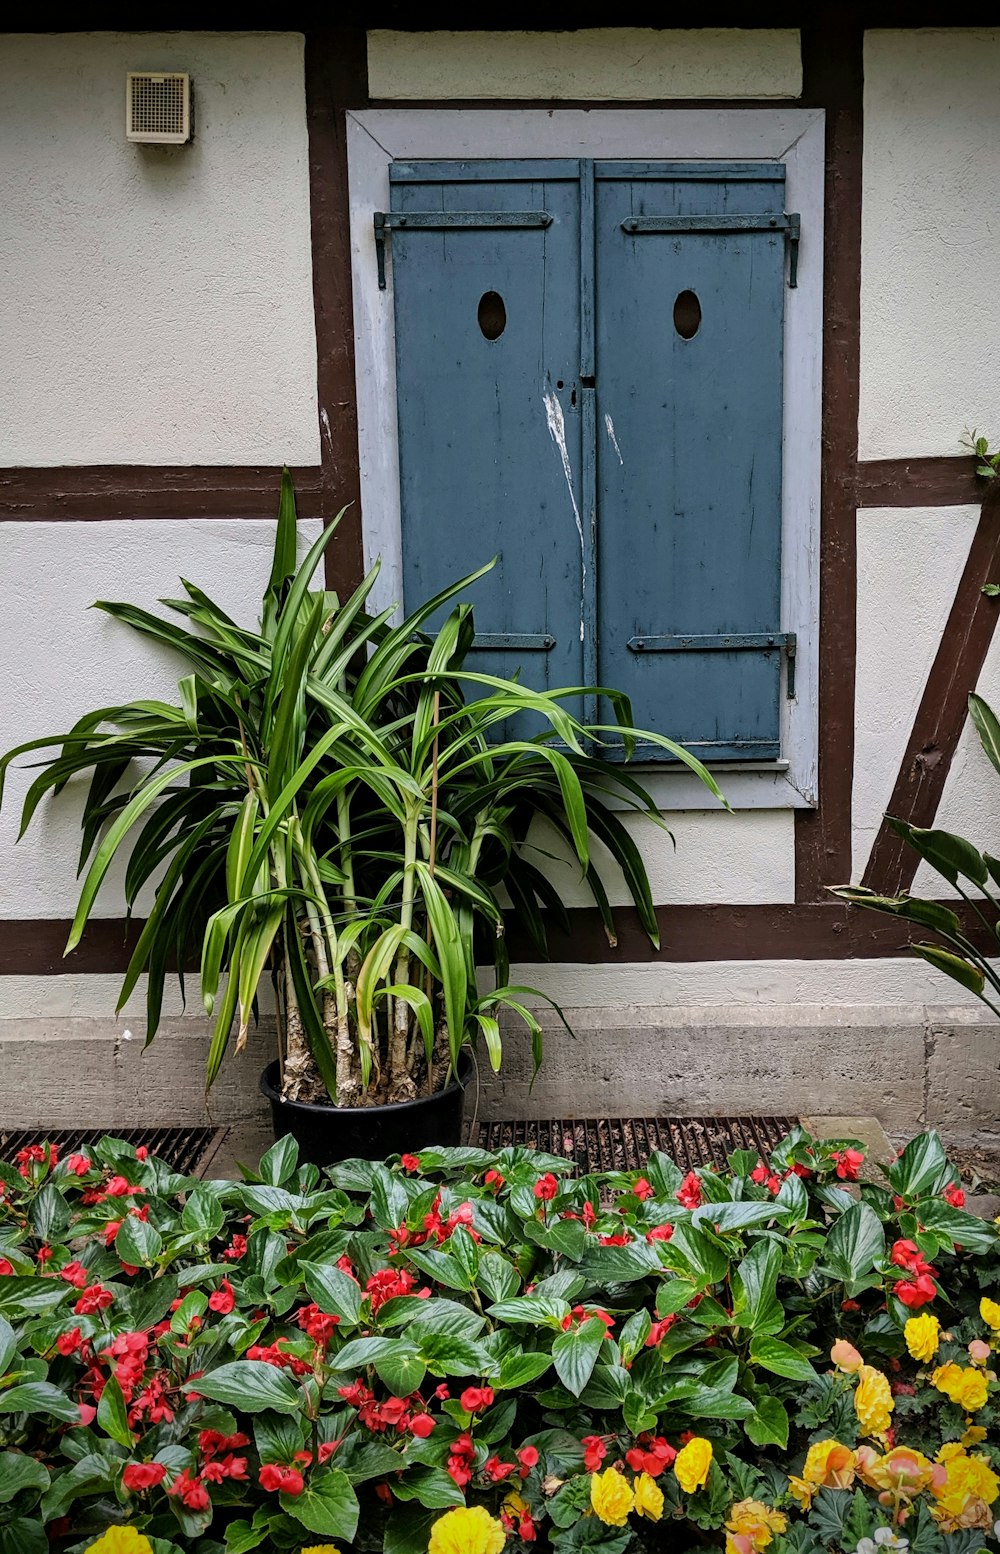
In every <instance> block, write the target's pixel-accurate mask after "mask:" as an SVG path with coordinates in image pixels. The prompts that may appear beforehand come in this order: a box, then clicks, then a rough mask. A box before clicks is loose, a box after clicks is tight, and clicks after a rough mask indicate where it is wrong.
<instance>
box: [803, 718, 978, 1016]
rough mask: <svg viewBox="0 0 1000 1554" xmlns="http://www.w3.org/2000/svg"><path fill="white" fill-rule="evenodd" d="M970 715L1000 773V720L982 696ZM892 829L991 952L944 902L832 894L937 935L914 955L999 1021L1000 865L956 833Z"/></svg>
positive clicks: (899, 825) (847, 888)
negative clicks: (958, 903) (967, 915)
mask: <svg viewBox="0 0 1000 1554" xmlns="http://www.w3.org/2000/svg"><path fill="white" fill-rule="evenodd" d="M969 715H970V717H971V718H972V721H973V723H974V725H975V727H976V730H977V732H978V734H979V738H980V741H981V743H982V746H983V749H984V750H985V751H986V754H987V756H988V757H989V759H990V761H991V762H992V764H993V766H994V768H995V769H996V770H997V771H998V772H1000V720H998V719H997V717H996V715H995V714H994V712H993V711H992V709H991V708H990V707H989V706H988V704H987V703H986V702H985V701H983V699H982V697H981V696H975V695H973V696H970V697H969ZM886 821H887V823H888V824H889V825H890V826H891V827H892V829H893V831H895V832H896V835H897V836H901V837H902V838H903V840H904V841H905V842H906V843H907V845H908V846H910V847H912V848H913V850H914V852H916V853H917V854H918V855H919V856H920V857H921V858H923V859H924V861H925V862H926V863H929V864H930V866H931V868H933V869H935V870H936V871H937V873H938V874H940V876H941V878H942V879H944V880H947V882H948V884H949V885H951V886H952V887H953V888H954V889H955V890H957V891H958V894H959V895H960V896H961V897H962V899H963V901H966V902H968V904H969V905H970V907H971V908H972V910H973V912H974V913H975V916H976V917H977V919H978V920H979V922H980V924H981V926H982V928H983V932H984V935H985V936H986V938H987V943H988V945H989V946H991V947H990V948H987V949H980V948H979V946H978V945H976V944H974V943H973V942H972V940H971V939H970V938H969V937H968V935H967V934H966V933H965V931H964V929H963V926H962V922H961V919H960V918H959V917H958V914H957V913H956V912H954V911H952V909H951V907H949V906H946V905H945V904H944V903H943V902H941V901H927V900H924V899H923V898H922V897H920V896H911V895H909V894H908V893H907V892H905V891H904V892H903V893H902V894H900V895H898V896H881V895H879V894H878V892H877V891H874V890H869V889H867V887H866V886H864V885H840V886H837V887H836V889H835V890H834V891H833V894H834V895H835V896H840V897H841V899H842V900H844V901H850V902H852V903H853V904H854V905H856V906H864V907H870V908H871V909H872V910H873V911H875V912H886V913H889V914H890V916H892V917H899V918H901V919H902V920H903V921H904V922H907V923H914V924H916V925H917V927H919V928H923V929H927V930H929V931H930V932H931V933H934V934H937V936H938V938H939V939H940V940H941V941H943V942H942V943H932V942H929V941H927V942H922V943H919V944H911V945H910V949H911V950H912V951H913V953H914V955H919V956H920V957H921V959H922V960H926V961H929V962H930V964H931V965H932V966H936V967H937V969H938V970H939V971H943V972H945V973H946V975H948V976H949V977H952V978H953V979H954V980H955V981H956V982H959V983H961V985H962V987H964V988H967V989H969V991H970V992H973V993H975V994H976V995H977V996H978V997H979V998H981V999H982V1001H983V1003H984V1004H986V1005H987V1007H988V1008H990V1009H992V1011H993V1013H994V1014H996V1015H1000V974H998V973H997V970H996V965H995V961H996V958H997V956H998V955H1000V859H997V858H993V857H991V855H990V854H989V853H987V852H980V851H979V849H978V848H977V847H974V846H973V844H972V843H971V842H967V841H966V840H965V838H964V837H961V836H956V835H955V834H954V833H953V832H951V831H941V830H938V829H927V828H924V827H922V826H912V825H910V824H909V823H908V822H907V821H905V820H897V819H894V818H893V816H891V815H887V816H886Z"/></svg>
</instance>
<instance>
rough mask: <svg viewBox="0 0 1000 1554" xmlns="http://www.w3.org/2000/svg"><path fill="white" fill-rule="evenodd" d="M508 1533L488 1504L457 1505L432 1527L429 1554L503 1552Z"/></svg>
mask: <svg viewBox="0 0 1000 1554" xmlns="http://www.w3.org/2000/svg"><path fill="white" fill-rule="evenodd" d="M506 1541H507V1535H506V1533H505V1532H504V1530H503V1523H502V1522H499V1521H497V1519H496V1517H494V1516H491V1515H490V1513H489V1511H487V1509H486V1507H485V1506H482V1505H470V1506H464V1505H459V1506H456V1507H455V1509H454V1510H453V1511H446V1512H445V1513H444V1515H443V1516H439V1517H438V1519H437V1521H436V1522H435V1523H434V1525H433V1527H432V1528H431V1539H430V1543H429V1544H428V1549H427V1554H501V1550H502V1549H503V1546H504V1544H505V1543H506Z"/></svg>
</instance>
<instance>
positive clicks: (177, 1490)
mask: <svg viewBox="0 0 1000 1554" xmlns="http://www.w3.org/2000/svg"><path fill="white" fill-rule="evenodd" d="M167 1494H168V1495H176V1496H177V1498H178V1499H179V1500H180V1501H181V1502H182V1504H184V1505H186V1506H187V1508H188V1510H189V1511H206V1510H207V1509H208V1507H209V1506H210V1505H211V1503H212V1497H211V1495H210V1494H209V1492H208V1490H207V1489H206V1488H205V1486H204V1484H202V1483H200V1482H199V1480H198V1479H197V1478H196V1477H195V1476H194V1475H193V1474H192V1472H191V1469H190V1468H184V1470H183V1471H182V1472H181V1473H178V1475H177V1477H176V1478H175V1479H174V1481H173V1483H172V1484H171V1486H170V1488H169V1489H168V1490H167Z"/></svg>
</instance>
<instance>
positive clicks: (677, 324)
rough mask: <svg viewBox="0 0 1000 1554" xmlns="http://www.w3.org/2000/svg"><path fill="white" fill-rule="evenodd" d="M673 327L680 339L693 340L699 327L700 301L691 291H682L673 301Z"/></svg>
mask: <svg viewBox="0 0 1000 1554" xmlns="http://www.w3.org/2000/svg"><path fill="white" fill-rule="evenodd" d="M674 328H675V329H676V330H677V333H678V334H679V335H680V337H681V339H682V340H693V339H694V337H695V335H696V334H697V333H698V330H699V329H700V328H701V303H700V302H699V301H698V298H697V297H696V296H695V294H694V292H693V291H682V292H681V293H680V295H679V296H678V298H677V301H676V302H675V303H674Z"/></svg>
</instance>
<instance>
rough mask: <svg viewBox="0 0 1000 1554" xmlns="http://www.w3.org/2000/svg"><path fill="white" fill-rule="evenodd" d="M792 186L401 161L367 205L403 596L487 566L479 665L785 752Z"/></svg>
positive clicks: (751, 178)
mask: <svg viewBox="0 0 1000 1554" xmlns="http://www.w3.org/2000/svg"><path fill="white" fill-rule="evenodd" d="M784 176H785V175H784V168H783V167H782V166H781V165H780V164H776V163H749V162H737V163H708V162H702V163H694V162H688V163H666V162H648V163H625V162H606V163H596V164H595V163H593V162H589V161H581V162H577V161H555V162H551V161H524V162H468V163H462V162H423V163H410V164H400V163H396V164H393V166H392V168H391V170H390V180H391V203H390V211H389V212H388V213H387V215H385V216H380V217H377V218H376V229H377V231H378V232H380V234H381V235H382V238H383V244H384V230H385V227H388V228H389V230H390V231H391V235H392V243H391V252H392V285H393V291H394V305H395V326H396V363H397V403H398V417H399V450H400V484H401V497H402V542H403V577H404V592H405V599H406V601H407V603H408V604H409V605H411V606H412V605H414V604H416V603H418V602H420V601H422V600H423V599H424V598H426V597H427V596H429V595H431V594H433V593H434V592H436V591H437V590H439V589H440V588H442V587H443V586H444V585H445V584H447V583H449V582H451V581H452V580H454V578H455V577H456V576H458V575H460V574H461V573H462V572H470V571H473V570H474V569H475V568H477V567H478V566H481V565H482V564H483V562H484V561H486V560H488V559H489V558H490V557H491V556H492V555H494V554H497V555H499V557H500V560H499V564H498V566H497V567H496V568H495V569H494V571H493V572H492V573H490V574H489V575H488V577H487V578H485V579H484V580H483V581H482V582H480V583H479V584H478V585H477V586H476V590H475V592H474V596H473V603H474V604H475V606H476V628H477V651H476V653H474V655H473V658H472V665H471V667H475V668H480V669H482V670H484V671H485V672H487V673H497V674H502V675H512V674H514V673H515V672H520V674H521V676H522V678H523V680H524V681H525V682H526V683H527V684H529V685H533V686H536V687H539V688H542V687H551V686H556V685H580V684H584V683H586V684H593V683H595V682H597V681H599V682H600V683H601V684H604V685H609V686H616V687H618V688H620V689H622V690H625V691H627V692H628V693H629V695H630V696H631V698H632V702H633V711H634V717H635V721H636V722H637V723H638V724H639V725H640V726H644V727H648V728H651V729H654V730H656V731H658V732H660V733H664V734H669V735H670V736H671V737H673V738H674V739H677V740H680V741H681V742H682V743H684V744H686V745H688V746H690V747H691V748H692V749H693V750H695V751H696V753H698V754H699V755H701V756H703V757H704V758H705V759H715V760H754V759H756V760H771V759H774V758H775V757H777V756H778V755H779V754H780V711H779V696H780V684H781V646H780V645H781V644H782V642H783V641H784V638H783V637H782V633H781V630H780V591H781V590H780V567H781V465H782V337H783V328H784V292H785V284H786V282H785V275H786V248H787V246H788V244H787V239H788V238H789V237H791V238H793V240H794V241H795V242H797V236H798V234H797V218H795V217H789V216H786V214H785V211H784V194H785V187H784ZM794 259H795V249H794V246H793V247H792V251H791V261H790V262H789V263H788V264H787V267H788V279H789V282H790V283H791V284H794ZM490 298H492V299H493V301H492V304H491V308H492V311H490V309H489V308H488V309H487V314H486V315H484V313H483V306H484V303H487V302H488V301H489V299H490ZM498 299H499V300H500V301H501V302H502V309H501V310H500V311H499V312H498V310H497V306H496V304H497V300H498ZM490 319H492V326H488V325H489V320H490ZM498 320H499V323H500V324H502V328H499V327H498V323H497V321H498ZM788 645H789V651H791V650H792V649H793V647H794V644H793V642H790V643H789V644H788ZM790 662H791V660H790ZM574 710H575V711H577V712H581V711H585V712H586V715H587V716H592V715H593V714H594V712H595V711H596V708H595V707H594V706H593V704H588V706H587V707H586V708H585V709H584V708H582V707H575V708H574ZM606 721H610V713H609V712H608V713H607V716H606ZM641 753H642V754H643V755H646V756H649V757H652V758H654V759H656V758H659V757H660V755H661V752H659V751H658V750H657V749H656V747H655V746H647V747H646V748H644V749H643V750H642V751H641Z"/></svg>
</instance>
